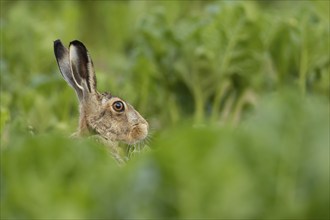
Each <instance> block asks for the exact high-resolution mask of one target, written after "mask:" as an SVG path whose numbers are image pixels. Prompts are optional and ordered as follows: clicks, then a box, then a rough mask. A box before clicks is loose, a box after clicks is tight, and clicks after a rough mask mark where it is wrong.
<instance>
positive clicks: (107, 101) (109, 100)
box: [101, 95, 130, 106]
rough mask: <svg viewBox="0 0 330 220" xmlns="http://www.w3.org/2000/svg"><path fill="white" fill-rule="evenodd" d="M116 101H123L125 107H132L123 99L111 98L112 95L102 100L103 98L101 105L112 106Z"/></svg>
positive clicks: (103, 97)
mask: <svg viewBox="0 0 330 220" xmlns="http://www.w3.org/2000/svg"><path fill="white" fill-rule="evenodd" d="M116 101H121V102H123V103H124V105H125V106H127V105H128V106H130V105H129V104H128V103H126V102H125V101H124V100H122V99H121V98H119V97H116V96H111V95H107V96H104V95H103V96H102V98H101V104H102V105H112V104H113V103H114V102H116Z"/></svg>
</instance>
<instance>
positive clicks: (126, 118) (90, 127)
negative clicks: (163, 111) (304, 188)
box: [54, 40, 148, 144]
mask: <svg viewBox="0 0 330 220" xmlns="http://www.w3.org/2000/svg"><path fill="white" fill-rule="evenodd" d="M54 52H55V56H56V60H57V63H58V66H59V68H60V71H61V74H62V76H63V78H64V79H65V81H66V82H67V83H68V84H69V85H70V86H71V87H72V88H73V89H74V90H75V91H76V94H77V96H78V99H79V104H80V121H79V131H78V132H79V134H98V135H100V136H102V137H103V138H104V139H106V140H109V141H115V142H116V141H122V142H125V143H127V144H134V143H137V142H138V141H141V140H143V139H145V138H146V137H147V135H148V123H147V121H146V120H145V119H144V118H143V117H142V116H141V115H140V114H139V113H138V112H137V111H136V110H135V109H134V108H133V106H131V105H130V104H128V103H127V102H125V101H124V100H122V99H120V98H118V97H116V96H113V95H112V94H110V93H107V92H106V93H100V92H98V91H97V89H96V76H95V72H94V67H93V62H92V59H91V57H90V56H89V54H88V51H87V49H86V47H85V46H84V45H83V44H82V43H81V42H79V41H77V40H75V41H72V42H71V43H70V45H69V49H67V48H66V47H64V46H63V44H62V43H61V41H60V40H56V41H55V42H54Z"/></svg>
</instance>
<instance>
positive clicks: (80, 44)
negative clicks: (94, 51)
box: [70, 40, 86, 50]
mask: <svg viewBox="0 0 330 220" xmlns="http://www.w3.org/2000/svg"><path fill="white" fill-rule="evenodd" d="M70 46H77V47H82V48H84V49H85V50H86V47H85V45H84V44H83V43H82V42H81V41H79V40H73V41H71V42H70Z"/></svg>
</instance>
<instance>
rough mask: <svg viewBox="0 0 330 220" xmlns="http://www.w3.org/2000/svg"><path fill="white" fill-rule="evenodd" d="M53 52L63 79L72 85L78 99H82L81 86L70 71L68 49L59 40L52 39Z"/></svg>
mask: <svg viewBox="0 0 330 220" xmlns="http://www.w3.org/2000/svg"><path fill="white" fill-rule="evenodd" d="M54 53H55V57H56V61H57V65H58V67H59V69H60V72H61V74H62V76H63V78H64V80H65V81H66V82H67V83H68V84H69V85H70V86H71V87H72V88H74V90H75V91H76V93H77V96H78V98H79V100H81V99H82V97H83V93H82V87H81V86H80V85H79V84H78V82H77V81H76V80H75V78H74V76H73V75H72V72H71V67H70V58H69V50H68V49H67V48H65V47H64V46H63V44H62V42H61V41H60V40H56V41H54Z"/></svg>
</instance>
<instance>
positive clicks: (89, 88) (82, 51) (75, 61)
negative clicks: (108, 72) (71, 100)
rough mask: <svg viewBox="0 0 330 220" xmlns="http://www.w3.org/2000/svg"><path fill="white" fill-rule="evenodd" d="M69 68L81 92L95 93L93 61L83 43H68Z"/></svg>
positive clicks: (75, 41) (76, 41)
mask: <svg viewBox="0 0 330 220" xmlns="http://www.w3.org/2000/svg"><path fill="white" fill-rule="evenodd" d="M69 58H70V59H69V60H70V68H71V71H72V73H73V75H74V76H75V78H76V76H77V78H79V79H80V81H81V84H80V85H81V86H82V88H83V92H89V93H96V76H95V72H94V67H93V61H92V59H91V58H90V56H89V54H88V51H87V49H86V47H85V45H84V44H83V43H81V42H80V41H78V40H74V41H72V42H70V46H69Z"/></svg>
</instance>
